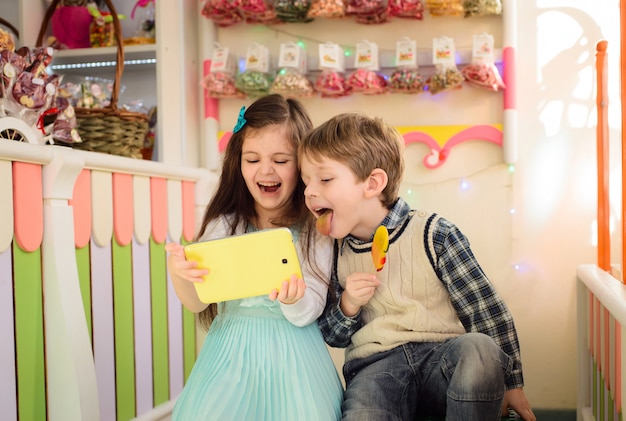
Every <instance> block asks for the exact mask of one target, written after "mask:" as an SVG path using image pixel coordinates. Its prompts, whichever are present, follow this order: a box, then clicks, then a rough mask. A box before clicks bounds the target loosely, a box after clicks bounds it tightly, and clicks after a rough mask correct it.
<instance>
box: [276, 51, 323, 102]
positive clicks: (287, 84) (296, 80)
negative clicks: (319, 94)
mask: <svg viewBox="0 0 626 421" xmlns="http://www.w3.org/2000/svg"><path fill="white" fill-rule="evenodd" d="M278 67H280V70H279V71H278V74H277V75H276V77H275V78H274V82H272V86H271V88H270V92H271V93H278V94H283V95H285V96H288V97H289V96H290V97H308V96H311V95H313V92H314V89H313V84H312V83H311V81H310V80H309V79H307V77H306V73H307V61H306V53H305V52H304V50H303V49H302V47H300V46H299V45H298V44H296V43H294V42H286V43H283V44H281V46H280V57H279V59H278Z"/></svg>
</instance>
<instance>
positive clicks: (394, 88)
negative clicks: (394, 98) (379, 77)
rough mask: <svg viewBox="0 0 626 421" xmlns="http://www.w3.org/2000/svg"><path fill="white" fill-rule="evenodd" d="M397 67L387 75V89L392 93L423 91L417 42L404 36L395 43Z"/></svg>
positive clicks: (417, 92) (416, 92)
mask: <svg viewBox="0 0 626 421" xmlns="http://www.w3.org/2000/svg"><path fill="white" fill-rule="evenodd" d="M396 66H397V68H396V69H395V70H394V71H393V72H392V73H391V75H390V76H389V90H390V91H391V92H394V93H403V94H419V93H421V92H424V86H425V84H424V81H423V80H422V75H421V74H420V71H419V68H418V64H417V43H416V42H415V40H410V39H408V38H404V39H402V40H400V41H398V42H397V43H396Z"/></svg>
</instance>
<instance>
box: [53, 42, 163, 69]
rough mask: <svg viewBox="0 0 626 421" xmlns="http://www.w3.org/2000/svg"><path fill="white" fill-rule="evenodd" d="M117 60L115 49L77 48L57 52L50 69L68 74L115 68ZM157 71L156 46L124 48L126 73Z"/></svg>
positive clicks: (130, 46)
mask: <svg viewBox="0 0 626 421" xmlns="http://www.w3.org/2000/svg"><path fill="white" fill-rule="evenodd" d="M116 58H117V49H116V48H115V47H103V48H77V49H73V50H57V51H55V53H54V60H53V62H52V64H51V65H50V69H51V70H52V71H53V72H55V73H58V72H68V71H74V70H79V71H80V70H82V69H90V68H96V69H98V68H106V67H114V66H115V65H116V63H115V60H116ZM135 66H140V67H141V68H140V70H142V71H144V70H145V71H155V69H156V45H155V44H146V45H129V46H126V47H124V71H131V70H137V69H138V68H136V67H135Z"/></svg>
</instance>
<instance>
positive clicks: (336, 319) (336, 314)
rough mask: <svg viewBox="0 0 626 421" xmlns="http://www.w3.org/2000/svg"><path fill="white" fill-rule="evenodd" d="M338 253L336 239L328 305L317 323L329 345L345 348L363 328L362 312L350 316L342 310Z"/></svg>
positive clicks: (327, 299)
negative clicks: (338, 278) (338, 275)
mask: <svg viewBox="0 0 626 421" xmlns="http://www.w3.org/2000/svg"><path fill="white" fill-rule="evenodd" d="M338 253H339V248H338V245H337V242H336V241H335V242H334V250H333V259H332V261H333V267H332V271H331V276H330V287H329V288H328V296H327V298H326V306H325V307H324V312H323V313H322V315H321V316H320V318H319V319H318V320H317V323H318V325H319V327H320V330H321V332H322V335H323V336H324V340H325V341H326V343H327V344H328V345H330V346H332V347H335V348H345V347H347V346H348V345H350V341H351V338H352V335H353V334H354V333H355V332H356V331H357V330H359V329H360V328H361V313H358V314H357V315H355V316H354V317H348V316H346V315H345V314H343V312H342V311H341V307H340V306H341V294H342V293H343V291H344V289H343V288H342V287H341V285H340V284H339V281H338V280H337V256H338Z"/></svg>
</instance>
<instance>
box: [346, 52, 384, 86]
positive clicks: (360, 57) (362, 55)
mask: <svg viewBox="0 0 626 421" xmlns="http://www.w3.org/2000/svg"><path fill="white" fill-rule="evenodd" d="M354 67H356V70H355V71H354V72H352V73H351V74H350V76H348V79H347V80H346V85H347V86H348V87H349V88H350V89H351V90H352V92H355V93H361V94H365V95H378V94H384V93H386V92H388V89H387V85H388V84H387V80H386V79H385V77H384V76H383V75H382V74H379V73H378V71H379V69H380V66H379V64H378V45H377V44H376V43H373V42H369V41H366V40H364V41H361V42H359V43H358V44H357V46H356V54H355V62H354Z"/></svg>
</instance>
